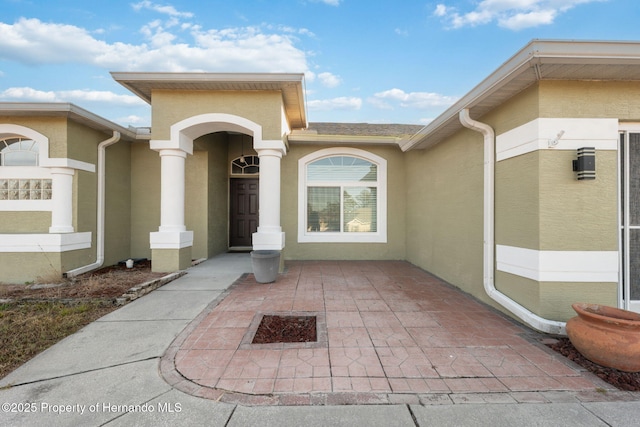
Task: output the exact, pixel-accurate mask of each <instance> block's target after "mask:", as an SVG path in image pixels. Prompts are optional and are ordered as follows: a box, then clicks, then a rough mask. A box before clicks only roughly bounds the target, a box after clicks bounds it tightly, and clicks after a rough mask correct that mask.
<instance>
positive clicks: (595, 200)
mask: <svg viewBox="0 0 640 427" xmlns="http://www.w3.org/2000/svg"><path fill="white" fill-rule="evenodd" d="M575 156H576V154H575V152H573V151H570V150H562V151H560V150H558V151H553V150H542V151H535V152H531V153H527V154H524V155H521V156H517V157H513V158H510V159H507V160H503V161H500V162H497V164H496V243H497V244H499V245H508V246H516V247H521V248H528V249H538V250H555V251H585V250H598V251H615V250H618V237H617V233H616V228H617V221H618V218H617V215H618V211H617V209H618V208H617V154H616V152H615V151H604V150H600V151H598V152H597V153H596V167H597V179H596V180H593V181H578V180H576V177H575V172H573V171H572V170H571V161H572V160H574V159H575Z"/></svg>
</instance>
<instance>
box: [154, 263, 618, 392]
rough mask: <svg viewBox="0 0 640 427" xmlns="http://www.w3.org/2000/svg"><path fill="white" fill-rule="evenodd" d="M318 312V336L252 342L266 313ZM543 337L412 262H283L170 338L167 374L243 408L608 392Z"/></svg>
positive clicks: (241, 284) (180, 384)
mask: <svg viewBox="0 0 640 427" xmlns="http://www.w3.org/2000/svg"><path fill="white" fill-rule="evenodd" d="M292 312H293V313H298V312H300V313H299V314H304V315H316V316H317V320H318V325H319V326H318V332H319V339H318V342H315V343H299V344H293V343H290V344H251V339H252V337H253V333H254V332H255V329H256V327H257V325H258V323H259V321H260V319H261V316H262V315H263V314H275V313H278V314H283V313H284V314H291V313H292ZM536 336H537V334H535V333H534V332H532V331H530V330H527V329H525V328H523V327H521V326H519V325H517V324H515V323H514V322H512V321H511V320H509V319H506V318H505V317H504V316H502V315H501V314H499V313H497V312H496V311H494V310H492V309H490V308H488V307H487V306H485V305H483V304H481V303H479V302H477V301H476V300H474V299H472V298H470V297H468V296H466V295H465V294H463V293H461V292H460V291H458V290H456V289H454V288H453V287H451V286H449V285H447V284H445V283H444V282H442V281H441V280H439V279H437V278H435V277H433V276H431V275H429V274H428V273H426V272H424V271H423V270H421V269H419V268H416V267H415V266H413V265H411V264H409V263H406V262H395V261H384V262H378V261H376V262H371V261H361V262H359V261H336V262H332V261H322V262H304V261H299V262H288V263H287V271H286V273H285V274H282V275H280V276H279V277H278V280H277V281H276V282H275V283H271V284H258V283H256V282H255V280H254V278H253V275H250V274H249V275H245V276H243V277H242V278H241V279H240V280H239V281H238V282H237V283H236V284H235V285H233V286H232V287H231V288H229V290H228V293H227V294H226V296H225V297H224V298H223V299H221V300H219V301H217V302H216V303H215V304H212V305H211V306H210V307H209V309H208V310H205V312H203V313H202V314H201V315H200V317H199V318H197V319H196V320H195V321H194V322H193V323H192V325H191V326H190V327H189V328H187V329H186V330H185V331H184V332H183V333H182V335H181V336H180V337H178V339H177V340H176V342H174V344H173V345H172V347H171V348H170V349H169V351H168V352H167V354H166V355H165V357H164V359H163V362H162V364H161V370H162V372H163V375H164V377H165V379H166V380H167V381H168V382H169V383H170V384H172V385H174V386H175V387H177V388H179V389H182V390H184V391H187V392H189V393H191V394H194V395H199V396H203V397H208V398H211V399H216V400H223V401H235V402H241V403H246V404H319V403H325V404H339V403H385V402H386V403H389V402H391V403H393V402H400V401H402V397H401V396H405V397H406V396H407V395H423V394H432V395H433V396H434V398H435V396H437V395H438V394H450V393H514V392H516V393H517V392H531V391H536V392H539V391H574V392H575V391H593V390H595V389H596V388H598V387H601V388H602V387H604V388H611V387H608V386H607V385H606V384H604V383H603V382H601V381H600V380H599V379H597V378H596V377H595V376H592V375H591V374H589V373H586V372H585V371H584V370H582V369H581V368H579V367H577V366H576V365H574V364H572V363H571V362H568V361H567V360H565V359H564V358H563V357H561V356H559V355H557V354H555V353H554V352H553V351H551V350H549V349H547V348H545V347H544V346H543V345H542V344H540V343H536V342H535V340H534V339H532V337H536Z"/></svg>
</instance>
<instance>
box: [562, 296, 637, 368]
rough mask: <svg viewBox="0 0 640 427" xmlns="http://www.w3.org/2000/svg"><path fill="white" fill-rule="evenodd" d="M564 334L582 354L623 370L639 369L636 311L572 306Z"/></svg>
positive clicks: (595, 361) (594, 306)
mask: <svg viewBox="0 0 640 427" xmlns="http://www.w3.org/2000/svg"><path fill="white" fill-rule="evenodd" d="M572 307H573V309H574V310H575V311H576V313H578V316H576V317H572V318H571V319H569V321H568V322H567V335H568V336H569V339H570V340H571V343H572V344H573V346H574V347H575V348H576V349H577V350H578V351H579V352H580V353H582V355H583V356H584V357H586V358H587V359H589V360H591V361H592V362H594V363H597V364H599V365H602V366H606V367H609V368H615V369H619V370H621V371H626V372H639V371H640V314H638V313H634V312H632V311H627V310H622V309H619V308H614V307H607V306H604V305H599V304H585V303H576V304H573V305H572Z"/></svg>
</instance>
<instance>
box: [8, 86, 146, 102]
mask: <svg viewBox="0 0 640 427" xmlns="http://www.w3.org/2000/svg"><path fill="white" fill-rule="evenodd" d="M0 99H4V100H12V101H16V100H20V101H36V102H74V103H76V102H99V103H102V104H104V103H108V104H114V105H133V106H137V105H147V104H146V103H145V102H144V101H143V100H141V99H140V98H138V97H137V96H135V95H119V94H116V93H113V92H108V91H96V90H63V91H42V90H37V89H33V88H30V87H12V88H8V89H6V90H4V91H2V92H0Z"/></svg>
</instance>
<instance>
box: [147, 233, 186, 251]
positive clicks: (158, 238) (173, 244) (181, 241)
mask: <svg viewBox="0 0 640 427" xmlns="http://www.w3.org/2000/svg"><path fill="white" fill-rule="evenodd" d="M149 240H150V244H151V249H182V248H188V247H189V246H193V231H189V230H187V231H155V232H152V233H150V239H149Z"/></svg>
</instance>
